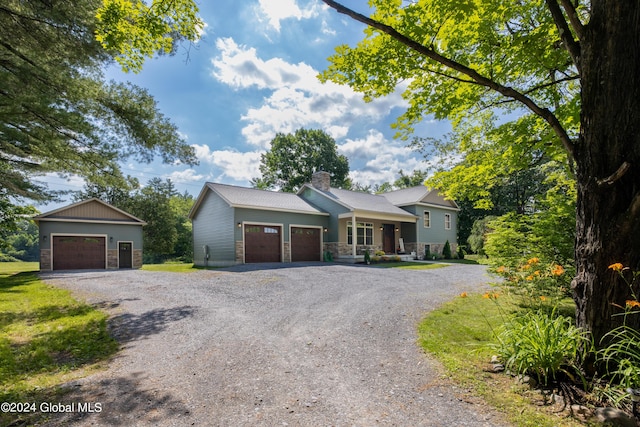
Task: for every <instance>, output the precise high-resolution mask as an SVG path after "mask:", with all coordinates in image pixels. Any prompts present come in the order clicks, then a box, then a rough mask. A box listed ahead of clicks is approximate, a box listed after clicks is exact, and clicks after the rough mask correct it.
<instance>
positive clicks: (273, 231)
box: [264, 227, 280, 234]
mask: <svg viewBox="0 0 640 427" xmlns="http://www.w3.org/2000/svg"><path fill="white" fill-rule="evenodd" d="M264 232H265V234H278V233H279V232H280V230H278V229H277V228H273V227H265V228H264Z"/></svg>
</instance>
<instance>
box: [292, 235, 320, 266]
mask: <svg viewBox="0 0 640 427" xmlns="http://www.w3.org/2000/svg"><path fill="white" fill-rule="evenodd" d="M291 261H294V262H295V261H320V229H318V228H303V227H291Z"/></svg>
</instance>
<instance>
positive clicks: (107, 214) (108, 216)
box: [33, 198, 146, 225]
mask: <svg viewBox="0 0 640 427" xmlns="http://www.w3.org/2000/svg"><path fill="white" fill-rule="evenodd" d="M33 219H34V220H35V221H36V222H37V221H97V222H122V223H136V224H140V225H144V224H146V223H145V222H144V221H143V220H141V219H140V218H136V217H135V216H133V215H131V214H129V213H127V212H125V211H123V210H121V209H118V208H116V207H115V206H112V205H110V204H108V203H106V202H103V201H102V200H100V199H97V198H92V199H88V200H83V201H81V202H78V203H74V204H71V205H68V206H64V207H62V208H59V209H55V210H53V211H50V212H45V213H43V214H40V215H37V216H35V217H34V218H33Z"/></svg>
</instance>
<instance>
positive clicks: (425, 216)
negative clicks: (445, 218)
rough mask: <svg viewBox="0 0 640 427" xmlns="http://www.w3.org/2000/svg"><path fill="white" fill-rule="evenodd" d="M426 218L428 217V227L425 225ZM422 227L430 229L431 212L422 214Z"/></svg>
mask: <svg viewBox="0 0 640 427" xmlns="http://www.w3.org/2000/svg"><path fill="white" fill-rule="evenodd" d="M427 216H428V217H429V225H425V223H426V219H427ZM422 226H423V227H424V228H431V211H423V212H422Z"/></svg>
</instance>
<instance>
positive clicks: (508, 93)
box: [322, 0, 574, 157]
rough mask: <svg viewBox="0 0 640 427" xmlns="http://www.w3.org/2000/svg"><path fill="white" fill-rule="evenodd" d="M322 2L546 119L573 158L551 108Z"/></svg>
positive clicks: (368, 20)
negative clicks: (544, 106)
mask: <svg viewBox="0 0 640 427" xmlns="http://www.w3.org/2000/svg"><path fill="white" fill-rule="evenodd" d="M322 1H323V2H324V3H325V4H326V5H328V6H329V7H331V8H332V9H335V10H336V11H337V12H338V13H342V14H344V15H347V16H349V17H350V18H352V19H354V20H356V21H358V22H361V23H363V24H365V25H368V26H370V27H372V28H375V29H377V30H380V31H382V32H383V33H385V34H387V35H389V36H391V37H392V38H393V39H395V40H396V41H398V42H400V43H402V44H403V45H405V46H407V47H409V48H410V49H413V50H414V51H416V52H418V53H420V54H421V55H424V56H426V57H427V58H430V59H432V60H434V61H436V62H438V63H440V64H442V65H444V66H445V67H448V68H451V69H452V70H455V71H458V72H459V73H461V74H464V75H466V76H467V77H470V78H471V79H472V80H473V81H474V82H475V83H476V84H479V85H481V86H484V87H487V88H489V89H491V90H494V91H496V92H498V93H500V94H501V95H503V96H505V97H507V98H511V99H513V100H515V101H518V102H520V103H521V104H523V105H524V106H526V107H527V108H528V109H529V110H531V111H532V112H533V113H534V114H536V115H538V116H540V117H541V118H542V119H544V120H545V121H546V122H547V123H548V124H549V125H550V126H551V128H552V129H553V131H554V132H555V134H556V135H557V136H558V138H559V139H560V141H561V142H562V145H563V146H564V148H565V150H567V152H568V153H569V155H570V156H571V157H572V156H573V153H574V143H573V141H572V140H571V138H570V137H569V135H568V134H567V132H566V130H565V129H564V127H563V126H562V124H561V123H560V121H559V120H558V118H557V117H556V116H555V115H554V114H553V113H552V112H551V111H550V110H549V109H547V108H543V107H541V106H539V105H538V104H536V103H535V102H534V101H533V100H532V99H531V98H529V97H527V96H526V95H525V94H523V93H521V92H519V91H517V90H515V89H513V88H511V87H508V86H504V85H501V84H499V83H497V82H495V81H493V80H491V79H490V78H488V77H485V76H483V75H481V74H480V73H478V72H477V71H476V70H474V69H472V68H470V67H467V66H466V65H463V64H460V63H459V62H456V61H454V60H452V59H450V58H447V57H445V56H442V55H440V54H439V53H437V52H436V51H435V50H433V49H430V48H428V47H427V46H424V45H423V44H421V43H419V42H417V41H415V40H413V39H411V38H409V37H407V36H405V35H404V34H401V33H400V32H398V31H397V30H396V29H395V28H393V27H391V26H389V25H386V24H383V23H381V22H379V21H376V20H374V19H371V18H369V17H367V16H365V15H362V14H360V13H358V12H355V11H353V10H351V9H349V8H347V7H345V6H343V5H341V4H340V3H337V2H335V1H333V0H322ZM550 1H554V2H555V1H556V0H550ZM556 5H557V3H556Z"/></svg>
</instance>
